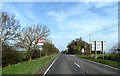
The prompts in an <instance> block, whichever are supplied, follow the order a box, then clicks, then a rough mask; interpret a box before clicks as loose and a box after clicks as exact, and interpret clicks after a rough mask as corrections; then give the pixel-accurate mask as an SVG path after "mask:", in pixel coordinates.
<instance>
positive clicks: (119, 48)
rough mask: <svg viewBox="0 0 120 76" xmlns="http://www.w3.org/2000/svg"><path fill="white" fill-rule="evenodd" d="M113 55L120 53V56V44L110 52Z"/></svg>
mask: <svg viewBox="0 0 120 76" xmlns="http://www.w3.org/2000/svg"><path fill="white" fill-rule="evenodd" d="M109 51H110V52H111V53H113V54H114V53H118V54H120V43H118V44H116V45H115V46H113V47H112V48H111V49H110V50H109Z"/></svg>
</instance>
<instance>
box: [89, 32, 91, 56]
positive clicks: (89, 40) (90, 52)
mask: <svg viewBox="0 0 120 76" xmlns="http://www.w3.org/2000/svg"><path fill="white" fill-rule="evenodd" d="M89 44H90V47H89V48H90V51H89V57H91V33H90V34H89Z"/></svg>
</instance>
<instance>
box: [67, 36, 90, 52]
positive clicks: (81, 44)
mask: <svg viewBox="0 0 120 76" xmlns="http://www.w3.org/2000/svg"><path fill="white" fill-rule="evenodd" d="M67 48H68V51H69V53H71V54H82V48H84V49H85V54H87V52H88V51H89V44H88V43H87V42H85V41H83V40H82V38H81V37H80V38H77V39H75V40H73V41H71V43H69V44H68V46H67Z"/></svg>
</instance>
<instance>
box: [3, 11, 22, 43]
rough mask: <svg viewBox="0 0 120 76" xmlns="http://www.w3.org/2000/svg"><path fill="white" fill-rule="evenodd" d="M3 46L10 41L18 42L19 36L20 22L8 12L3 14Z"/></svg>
mask: <svg viewBox="0 0 120 76" xmlns="http://www.w3.org/2000/svg"><path fill="white" fill-rule="evenodd" d="M1 21H2V26H1V27H2V34H1V35H2V37H1V38H2V39H1V40H2V44H4V42H6V41H9V40H16V38H17V37H18V36H19V28H20V22H19V21H18V20H16V19H15V16H13V15H12V16H10V15H9V14H8V13H7V12H2V18H1Z"/></svg>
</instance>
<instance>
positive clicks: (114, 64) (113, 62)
mask: <svg viewBox="0 0 120 76" xmlns="http://www.w3.org/2000/svg"><path fill="white" fill-rule="evenodd" d="M76 56H77V57H80V58H84V59H88V60H91V61H95V62H99V63H102V64H106V65H109V66H113V67H116V68H119V69H120V66H119V65H120V63H119V62H117V61H111V60H103V59H95V58H89V57H86V56H82V55H76Z"/></svg>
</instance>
